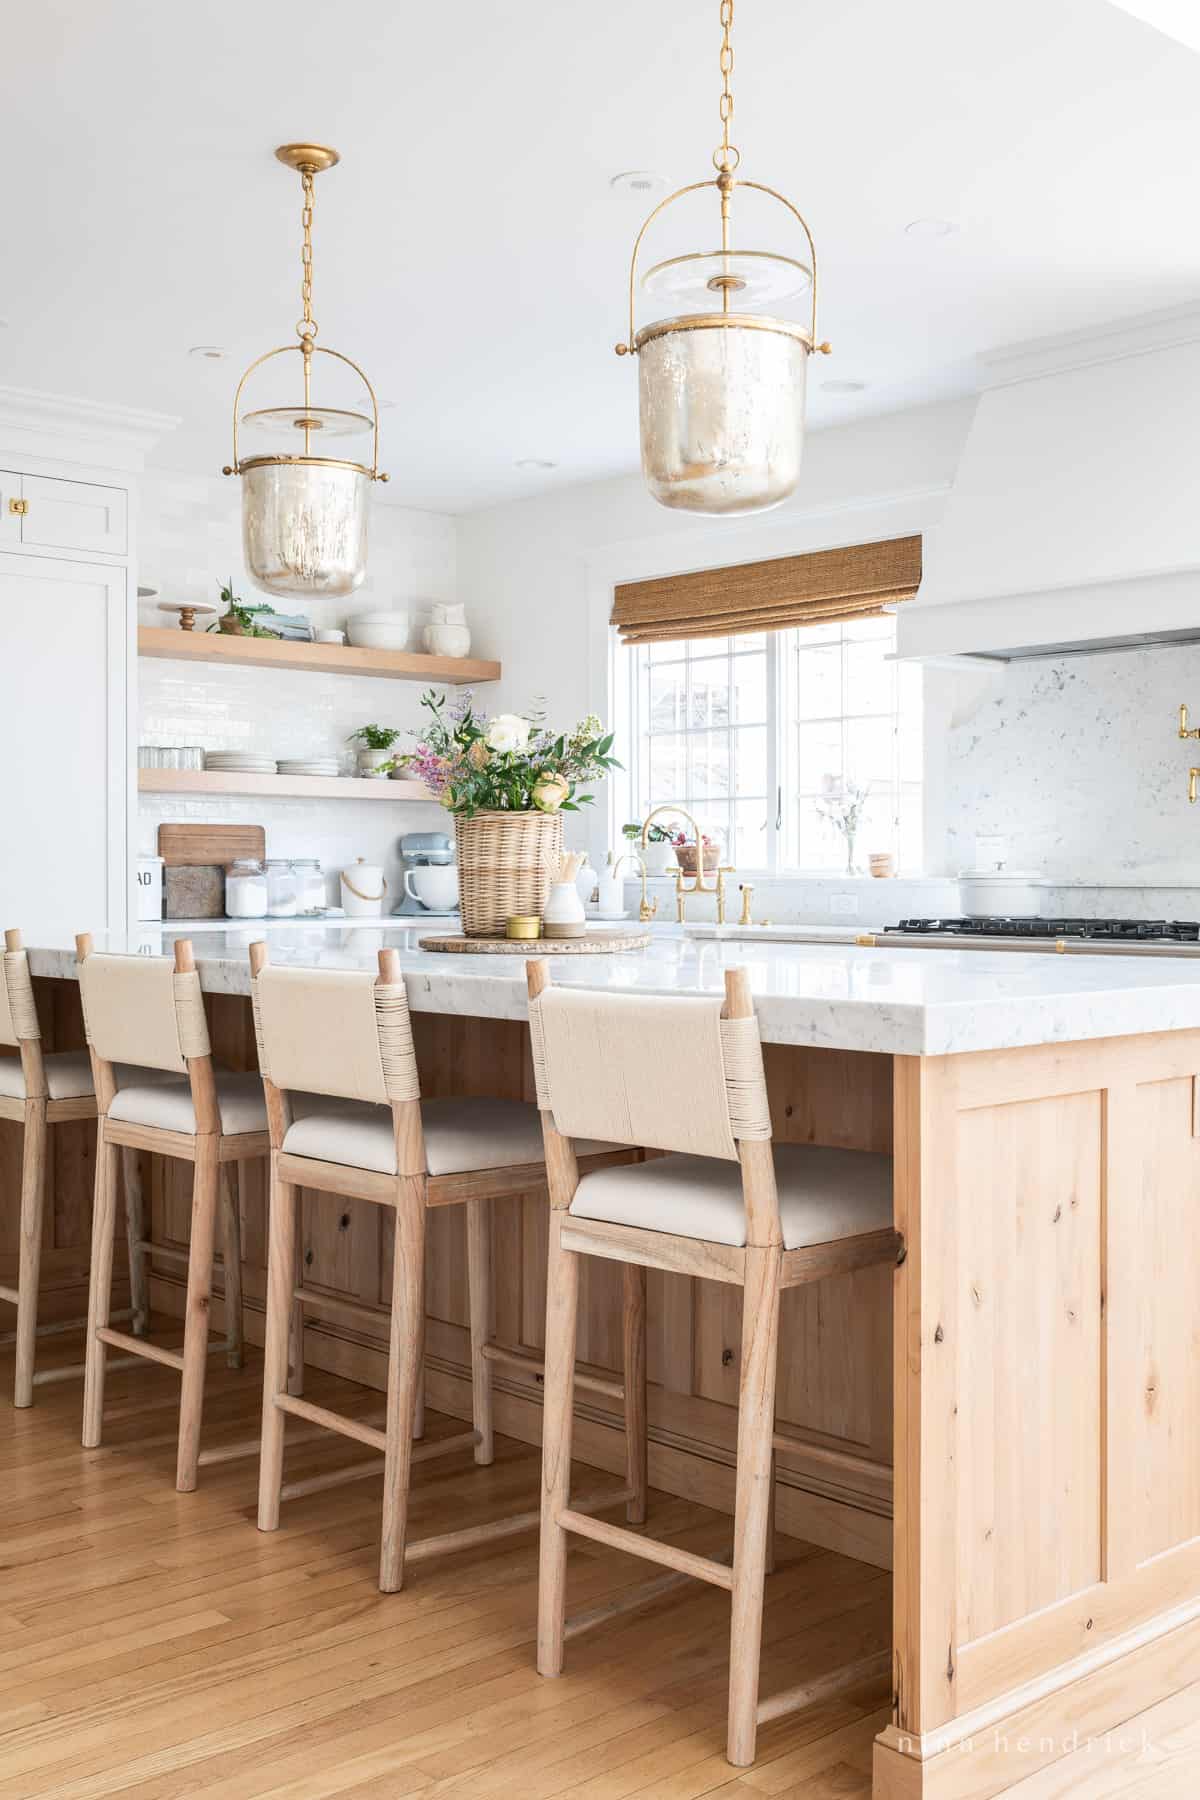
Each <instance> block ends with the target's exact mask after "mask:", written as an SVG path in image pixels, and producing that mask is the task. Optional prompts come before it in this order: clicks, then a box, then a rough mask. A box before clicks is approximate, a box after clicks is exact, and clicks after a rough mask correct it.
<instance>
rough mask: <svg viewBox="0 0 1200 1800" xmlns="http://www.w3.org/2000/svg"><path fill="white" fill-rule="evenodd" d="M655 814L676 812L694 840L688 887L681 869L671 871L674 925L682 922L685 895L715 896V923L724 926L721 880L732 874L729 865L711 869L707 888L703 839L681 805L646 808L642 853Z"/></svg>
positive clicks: (643, 884) (723, 886) (723, 888)
mask: <svg viewBox="0 0 1200 1800" xmlns="http://www.w3.org/2000/svg"><path fill="white" fill-rule="evenodd" d="M659 813H677V814H678V816H679V817H680V818H681V819H686V820H687V822H688V824H689V825H690V826H691V828H692V835H693V836H694V837H695V840H696V873H695V874H694V875H693V877H692V885H691V886H690V887H688V885H687V883H686V879H685V877H684V873H683V870H682V869H676V871H675V922H676V924H678V925H682V924H684V923H685V918H684V907H685V905H686V896H687V895H688V894H715V895H716V897H717V924H718V925H723V924H724V923H725V877H726V876H727V875H732V874H733V865H732V864H730V863H722V864H721V865H720V866H719V867H718V868H717V869H716V870H714V873H715V875H716V878H717V879H716V881H715V882H714V883H713V885H712V887H709V885H708V883H707V882H706V881H705V879H704V839H703V837H702V836H701V832H700V827H699V826H698V825H697V823H696V821H695V819H694V818H693V817H692V815H691V813H690V812H687V811H685V809H684V808H683V807H682V806H672V805H670V804H666V805H663V806H652V807H651V808H650V811H649V812H648V813H647V814H646V816H645V818H644V819H643V820H642V849H643V850H645V848H646V845H647V843H648V842H649V839H648V837H647V835H646V834H647V833H648V831H649V829H650V826H651V823H652V821H653V820H654V819H656V818H657V817H658V815H659ZM685 841H686V840H685ZM642 892H643V894H644V893H645V872H644V868H643V876H642Z"/></svg>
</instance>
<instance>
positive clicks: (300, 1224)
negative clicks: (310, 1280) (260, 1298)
mask: <svg viewBox="0 0 1200 1800" xmlns="http://www.w3.org/2000/svg"><path fill="white" fill-rule="evenodd" d="M287 1191H288V1193H289V1194H290V1196H291V1199H290V1201H289V1203H288V1204H289V1205H290V1207H291V1209H292V1227H291V1238H290V1242H291V1244H292V1260H291V1263H290V1264H289V1267H290V1269H291V1272H292V1286H291V1288H290V1289H289V1291H288V1315H289V1316H288V1373H287V1391H288V1393H289V1394H293V1395H295V1396H296V1398H297V1399H298V1398H300V1396H301V1395H302V1394H303V1393H304V1302H303V1300H293V1299H292V1298H291V1294H292V1292H293V1291H294V1290H295V1289H296V1288H302V1287H303V1286H304V1205H303V1202H302V1200H301V1198H300V1189H299V1188H298V1187H289V1188H288V1190H287Z"/></svg>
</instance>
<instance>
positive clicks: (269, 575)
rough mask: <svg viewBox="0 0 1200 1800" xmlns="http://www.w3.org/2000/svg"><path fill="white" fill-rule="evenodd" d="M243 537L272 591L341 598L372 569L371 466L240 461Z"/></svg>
mask: <svg viewBox="0 0 1200 1800" xmlns="http://www.w3.org/2000/svg"><path fill="white" fill-rule="evenodd" d="M241 475H242V543H243V547H244V550H245V554H246V566H247V568H248V570H249V572H250V575H251V578H252V579H253V580H254V582H255V583H256V584H257V585H258V586H259V587H261V588H265V589H266V591H267V592H268V593H269V594H282V595H290V596H294V597H296V598H298V599H304V598H306V597H307V598H328V599H339V598H343V597H344V596H345V595H347V594H352V593H353V592H354V590H355V588H357V587H360V586H361V585H362V582H363V580H364V578H365V576H366V573H367V496H368V494H369V493H370V486H371V472H370V470H368V469H365V468H361V467H360V466H359V465H358V464H357V463H344V462H322V461H320V460H318V459H315V458H314V459H305V458H302V457H292V458H289V457H255V458H252V459H251V460H250V461H248V462H244V463H242V465H241Z"/></svg>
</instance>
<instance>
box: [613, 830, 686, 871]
mask: <svg viewBox="0 0 1200 1800" xmlns="http://www.w3.org/2000/svg"><path fill="white" fill-rule="evenodd" d="M621 836H622V837H623V838H625V839H626V841H627V842H628V844H629V848H630V851H631V853H632V854H633V855H634V856H640V857H641V859H642V861H643V862H644V863H645V865H646V874H647V876H649V877H653V876H655V875H665V874H666V873H667V872H668V870H670V869H671V868H673V867H674V864H675V845H674V843H673V841H672V838H671V828H670V826H669V825H659V824H654V825H651V827H650V829H649V831H648V832H647V833H646V844H645V848H643V847H642V828H641V825H640V824H639V823H638V821H637V820H636V819H631V820H630V821H629V823H628V825H622V827H621Z"/></svg>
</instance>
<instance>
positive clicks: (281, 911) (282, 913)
mask: <svg viewBox="0 0 1200 1800" xmlns="http://www.w3.org/2000/svg"><path fill="white" fill-rule="evenodd" d="M299 911H300V882H299V880H298V878H297V875H296V871H295V869H294V868H293V867H292V865H291V863H290V862H289V861H287V859H286V858H284V857H277V856H272V857H268V859H267V916H268V917H269V918H272V919H294V918H295V917H296V914H297V913H298V912H299Z"/></svg>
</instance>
